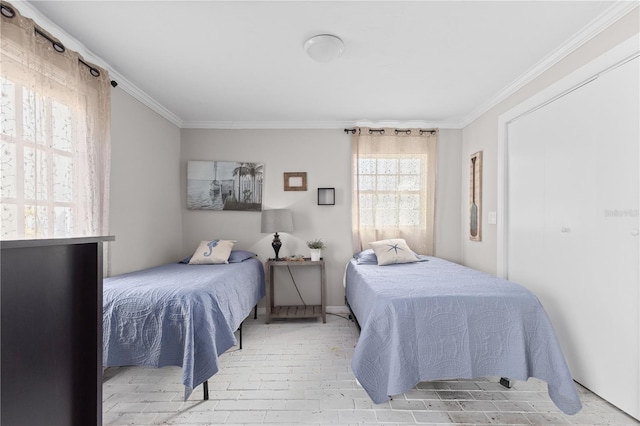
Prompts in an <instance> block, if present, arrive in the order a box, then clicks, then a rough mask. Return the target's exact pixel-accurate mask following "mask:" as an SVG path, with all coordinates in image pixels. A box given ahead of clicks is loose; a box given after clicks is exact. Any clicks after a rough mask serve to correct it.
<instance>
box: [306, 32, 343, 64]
mask: <svg viewBox="0 0 640 426" xmlns="http://www.w3.org/2000/svg"><path fill="white" fill-rule="evenodd" d="M304 50H305V51H306V52H307V55H309V57H310V58H311V59H313V60H314V61H318V62H329V61H332V60H333V59H335V58H337V57H338V56H340V55H342V52H344V43H343V42H342V40H341V39H340V38H339V37H336V36H334V35H331V34H319V35H317V36H313V37H311V38H310V39H309V40H307V41H306V42H305V44H304Z"/></svg>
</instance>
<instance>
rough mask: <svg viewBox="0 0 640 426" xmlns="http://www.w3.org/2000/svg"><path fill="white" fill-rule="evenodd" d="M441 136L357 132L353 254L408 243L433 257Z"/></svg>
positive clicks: (409, 131) (433, 133) (412, 131)
mask: <svg viewBox="0 0 640 426" xmlns="http://www.w3.org/2000/svg"><path fill="white" fill-rule="evenodd" d="M437 141H438V132H437V131H435V130H434V131H422V130H420V129H407V130H400V131H398V130H396V129H369V128H356V132H355V133H354V134H353V137H352V141H351V151H352V170H353V173H352V181H353V197H352V215H351V216H352V231H353V250H354V252H358V251H361V250H364V249H367V248H369V243H370V242H372V241H378V240H384V239H389V238H404V239H405V240H406V241H407V244H408V245H409V247H410V248H411V249H412V250H413V251H415V252H417V253H419V254H426V255H432V254H433V247H434V216H435V189H436V165H437Z"/></svg>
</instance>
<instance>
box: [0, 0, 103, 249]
mask: <svg viewBox="0 0 640 426" xmlns="http://www.w3.org/2000/svg"><path fill="white" fill-rule="evenodd" d="M2 7H3V10H2V26H1V52H0V53H1V61H2V62H1V63H2V66H1V68H0V71H1V73H0V84H1V86H2V100H1V102H0V126H1V127H0V137H1V140H0V168H1V172H2V181H1V184H2V187H1V192H0V196H1V197H2V208H1V212H0V213H1V220H2V225H1V233H2V235H1V237H2V239H27V238H53V237H82V236H98V235H108V233H109V228H108V223H109V217H108V214H109V169H110V118H111V117H110V116H111V106H110V102H111V98H110V96H111V94H110V89H111V87H110V81H109V76H108V73H107V71H105V70H103V69H100V68H99V67H96V66H94V65H90V66H91V67H93V70H92V69H91V68H90V67H88V66H87V65H85V64H83V63H82V62H80V61H79V60H82V58H81V57H80V56H79V55H78V53H76V52H72V51H69V50H65V51H64V52H59V51H57V49H55V48H54V45H53V44H52V43H51V41H49V40H47V37H48V38H52V39H53V37H51V36H50V35H48V34H47V33H46V32H45V31H43V30H42V29H41V28H39V27H37V25H36V24H35V23H34V22H33V21H32V20H31V19H28V18H24V17H22V16H21V15H20V14H19V12H18V10H17V9H16V8H15V7H14V6H12V5H11V4H9V3H6V2H2ZM11 12H13V14H14V16H12V17H11V16H10V15H11V14H12V13H11ZM36 29H37V30H38V31H40V32H42V33H44V34H45V35H44V36H43V35H42V34H38V33H37V31H36ZM58 50H59V49H58ZM98 73H99V76H96V75H95V74H98Z"/></svg>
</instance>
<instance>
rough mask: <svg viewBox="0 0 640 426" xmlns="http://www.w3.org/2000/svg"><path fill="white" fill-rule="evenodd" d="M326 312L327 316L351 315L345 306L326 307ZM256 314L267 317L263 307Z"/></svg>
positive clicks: (265, 309)
mask: <svg viewBox="0 0 640 426" xmlns="http://www.w3.org/2000/svg"><path fill="white" fill-rule="evenodd" d="M326 310H327V313H328V314H339V315H344V314H347V315H348V314H350V313H351V312H349V308H347V305H339V306H327V307H326ZM258 314H260V315H267V308H265V307H264V306H263V307H260V308H258Z"/></svg>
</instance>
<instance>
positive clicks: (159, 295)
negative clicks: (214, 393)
mask: <svg viewBox="0 0 640 426" xmlns="http://www.w3.org/2000/svg"><path fill="white" fill-rule="evenodd" d="M264 294H265V285H264V269H263V267H262V264H261V263H260V261H259V260H258V259H249V260H245V261H244V262H241V263H231V264H220V265H186V264H169V265H163V266H158V267H156V268H151V269H146V270H143V271H138V272H132V273H128V274H123V275H119V276H114V277H111V278H105V280H104V292H103V328H104V335H103V342H104V345H103V350H104V360H103V363H104V365H105V366H106V367H114V366H125V365H143V366H148V367H163V366H167V365H176V366H181V367H182V383H183V384H184V386H185V399H186V398H188V397H189V395H190V394H191V392H192V391H193V389H194V388H195V387H196V386H198V385H199V384H201V383H203V382H204V381H205V380H207V379H209V378H210V377H211V376H213V375H214V374H215V373H216V372H217V371H218V356H219V355H221V354H222V353H223V352H225V351H226V350H227V349H229V348H230V347H232V346H233V345H235V344H236V338H235V335H234V331H235V330H237V329H238V327H239V326H240V324H241V323H242V321H243V320H244V319H245V318H246V317H247V316H248V315H249V314H250V313H251V310H252V308H253V307H254V306H255V305H256V304H257V303H258V301H259V300H260V299H261V298H262V297H263V296H264Z"/></svg>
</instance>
